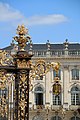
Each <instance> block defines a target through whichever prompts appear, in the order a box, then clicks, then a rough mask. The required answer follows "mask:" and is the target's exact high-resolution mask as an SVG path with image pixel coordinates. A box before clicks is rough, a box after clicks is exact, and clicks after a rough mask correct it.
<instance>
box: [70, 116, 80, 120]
mask: <svg viewBox="0 0 80 120" xmlns="http://www.w3.org/2000/svg"><path fill="white" fill-rule="evenodd" d="M70 120H80V118H79V117H76V116H74V117H72V118H71V119H70Z"/></svg>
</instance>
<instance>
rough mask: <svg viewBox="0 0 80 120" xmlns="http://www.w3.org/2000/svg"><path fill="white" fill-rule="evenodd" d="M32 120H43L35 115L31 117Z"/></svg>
mask: <svg viewBox="0 0 80 120" xmlns="http://www.w3.org/2000/svg"><path fill="white" fill-rule="evenodd" d="M32 120H44V119H43V117H42V116H40V115H36V116H34V117H33V119H32Z"/></svg>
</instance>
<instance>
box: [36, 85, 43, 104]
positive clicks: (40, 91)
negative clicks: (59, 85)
mask: <svg viewBox="0 0 80 120" xmlns="http://www.w3.org/2000/svg"><path fill="white" fill-rule="evenodd" d="M34 92H35V103H36V105H43V88H42V87H40V86H38V87H36V88H35V91H34Z"/></svg>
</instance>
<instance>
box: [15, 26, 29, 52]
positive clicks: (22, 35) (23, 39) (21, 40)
mask: <svg viewBox="0 0 80 120" xmlns="http://www.w3.org/2000/svg"><path fill="white" fill-rule="evenodd" d="M16 33H17V34H18V36H15V37H13V38H14V40H15V41H16V42H18V45H19V47H20V50H21V51H22V50H24V48H25V46H26V43H27V42H29V40H30V38H31V37H30V36H29V35H28V29H26V28H25V26H24V25H21V26H20V25H18V27H17V32H16Z"/></svg>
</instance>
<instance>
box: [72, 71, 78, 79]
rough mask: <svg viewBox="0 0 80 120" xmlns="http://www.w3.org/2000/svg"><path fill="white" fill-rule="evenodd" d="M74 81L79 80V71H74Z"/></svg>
mask: <svg viewBox="0 0 80 120" xmlns="http://www.w3.org/2000/svg"><path fill="white" fill-rule="evenodd" d="M71 72H72V80H79V69H72V70H71Z"/></svg>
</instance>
